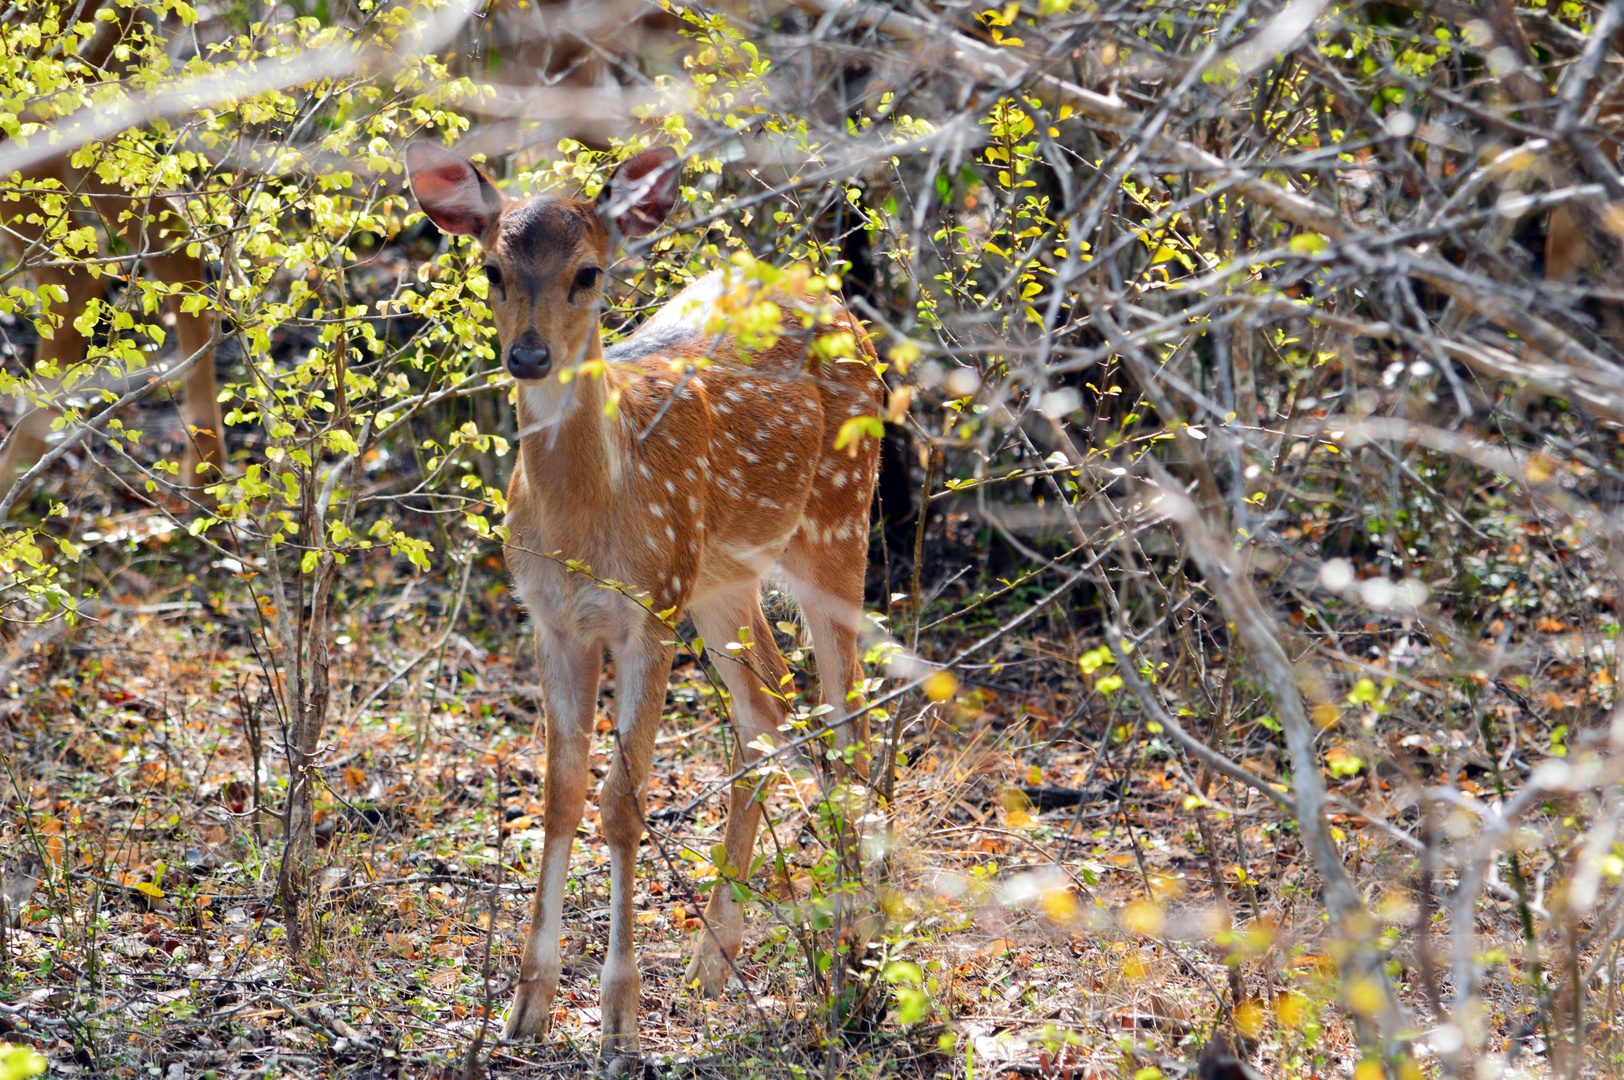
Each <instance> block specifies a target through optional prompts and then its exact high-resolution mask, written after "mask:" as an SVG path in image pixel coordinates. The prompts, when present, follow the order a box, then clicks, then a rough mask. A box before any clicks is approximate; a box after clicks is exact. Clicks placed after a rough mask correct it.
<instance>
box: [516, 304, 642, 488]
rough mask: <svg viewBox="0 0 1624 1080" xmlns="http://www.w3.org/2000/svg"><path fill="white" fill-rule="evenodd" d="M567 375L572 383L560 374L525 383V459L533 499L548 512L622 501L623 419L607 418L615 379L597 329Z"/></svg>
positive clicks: (522, 391)
mask: <svg viewBox="0 0 1624 1080" xmlns="http://www.w3.org/2000/svg"><path fill="white" fill-rule="evenodd" d="M594 362H595V363H594ZM582 367H589V368H592V369H593V370H589V371H583V370H581V368H582ZM564 372H567V373H569V376H570V377H569V379H568V381H567V382H566V381H564V380H563V379H561V378H559V377H558V376H556V375H555V376H553V377H552V378H548V379H543V380H541V381H540V382H536V383H521V384H520V385H519V392H518V395H517V396H518V413H519V431H520V432H521V437H520V440H519V455H520V457H521V459H522V460H523V462H524V472H525V480H526V484H527V487H528V488H529V492H530V495H531V496H532V497H533V498H535V499H537V500H538V501H539V502H540V503H541V504H542V506H543V508H545V509H558V510H562V511H580V510H587V509H590V508H591V507H593V506H596V505H600V504H602V503H604V502H606V501H608V500H610V499H613V498H615V497H616V492H617V491H618V490H619V488H620V486H621V471H622V469H621V466H622V459H623V457H624V450H623V447H622V445H621V444H622V439H621V437H620V436H621V433H620V431H619V425H620V420H619V419H618V415H617V417H615V418H611V417H607V416H605V415H604V403H605V402H606V401H607V400H608V395H609V393H610V391H611V390H612V389H613V386H614V382H613V380H614V375H613V374H612V373H611V372H610V370H609V369H608V368H607V367H606V366H604V365H603V342H602V339H601V338H600V337H599V336H598V331H597V329H596V328H594V329H593V331H592V334H591V336H590V337H589V338H588V340H587V347H586V351H585V353H584V354H583V356H582V358H581V364H580V365H579V366H574V365H572V366H571V367H568V368H565V369H564Z"/></svg>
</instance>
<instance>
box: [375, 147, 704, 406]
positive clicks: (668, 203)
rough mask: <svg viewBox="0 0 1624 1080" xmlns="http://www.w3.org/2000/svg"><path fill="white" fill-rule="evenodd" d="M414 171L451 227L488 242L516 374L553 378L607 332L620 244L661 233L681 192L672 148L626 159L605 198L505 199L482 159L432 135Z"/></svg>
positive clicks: (424, 199)
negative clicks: (609, 287) (602, 323)
mask: <svg viewBox="0 0 1624 1080" xmlns="http://www.w3.org/2000/svg"><path fill="white" fill-rule="evenodd" d="M406 175H407V178H408V180H409V181H410V183H411V187H412V194H414V195H415V196H417V202H418V205H419V206H421V207H422V208H423V212H424V213H425V214H427V215H428V217H429V220H430V221H432V222H434V224H435V226H436V227H437V228H439V229H440V231H441V232H447V233H456V234H459V235H462V236H472V237H475V238H476V239H478V240H479V242H480V245H481V246H482V247H483V248H484V249H485V276H486V277H487V278H488V279H489V281H490V294H489V303H490V308H491V313H492V315H493V317H494V318H495V322H496V335H497V338H498V340H499V341H500V342H501V346H502V360H503V363H504V364H506V365H507V369H508V371H509V372H511V373H512V375H513V377H514V378H515V379H545V378H547V377H548V375H550V374H551V373H552V372H553V371H554V369H555V367H571V366H573V365H574V364H576V363H578V362H580V360H581V359H582V358H583V357H584V356H585V355H586V353H587V349H588V346H589V344H590V343H591V342H592V340H593V337H592V335H594V334H595V333H596V332H597V327H598V305H599V303H600V302H601V300H602V298H603V282H604V274H605V273H606V272H607V270H608V268H609V254H610V252H611V251H612V250H613V249H614V248H615V247H616V246H618V244H619V243H620V241H621V240H622V239H623V238H626V237H635V236H647V235H648V234H649V233H651V232H653V231H654V230H655V229H656V228H658V227H659V225H660V223H661V222H662V221H664V220H665V217H666V215H667V214H669V213H670V212H671V208H672V206H673V205H675V203H676V200H677V154H676V151H674V150H672V149H671V148H670V147H656V148H654V149H652V150H645V151H643V152H642V153H640V154H636V155H634V156H632V157H630V158H628V159H626V160H625V161H623V162H621V164H620V166H619V167H618V168H616V169H615V171H614V174H613V175H611V176H610V177H609V182H608V183H606V184H605V185H604V186H603V192H602V194H600V195H599V196H598V200H597V202H596V204H593V203H586V202H581V201H579V200H577V199H570V198H565V197H563V196H559V195H538V196H536V197H535V198H533V199H516V200H512V201H509V200H504V199H503V198H502V196H501V194H500V193H498V192H497V190H496V185H494V184H492V183H491V180H490V178H489V177H488V176H486V175H485V174H484V172H482V171H481V170H480V168H479V167H478V166H477V165H475V164H474V163H473V162H471V161H469V160H467V159H466V158H464V157H462V156H460V155H458V154H454V153H452V152H451V151H449V150H446V149H444V148H442V147H439V146H435V145H433V144H432V143H420V142H419V143H411V144H409V145H408V146H407V147H406Z"/></svg>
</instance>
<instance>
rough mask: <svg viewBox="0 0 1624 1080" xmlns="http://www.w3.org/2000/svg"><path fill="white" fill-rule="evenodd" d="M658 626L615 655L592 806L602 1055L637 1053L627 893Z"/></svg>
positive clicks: (662, 680)
mask: <svg viewBox="0 0 1624 1080" xmlns="http://www.w3.org/2000/svg"><path fill="white" fill-rule="evenodd" d="M664 636H665V628H664V627H663V626H659V627H657V628H653V629H651V630H650V631H644V630H641V629H640V630H639V631H638V632H637V633H636V634H635V635H634V636H633V638H632V640H631V641H630V642H628V643H627V645H626V646H625V647H623V648H621V649H619V650H616V653H615V713H616V716H615V735H616V738H615V750H614V755H615V760H614V762H613V763H612V764H611V766H610V768H609V775H608V776H607V777H605V778H604V781H603V793H602V794H601V795H600V796H599V797H598V808H599V811H600V812H601V814H602V816H603V838H604V839H605V840H606V841H608V843H609V912H610V914H609V950H608V954H607V955H606V956H605V957H604V961H603V992H602V997H601V999H600V1001H599V1004H600V1006H601V1007H602V1008H601V1011H602V1014H603V1040H602V1050H603V1056H604V1058H605V1059H606V1060H607V1059H610V1058H614V1057H616V1056H619V1055H633V1054H636V1053H637V1052H638V1049H639V1041H638V1037H637V1002H638V998H639V997H640V996H641V994H642V989H643V976H642V974H641V973H640V972H639V971H638V970H637V950H636V947H635V946H634V945H633V943H632V914H633V913H632V894H633V893H634V892H635V891H636V887H637V845H638V843H639V842H640V841H641V840H642V839H643V795H644V790H645V788H646V787H647V785H648V770H649V761H650V759H651V758H652V757H653V755H654V737H655V735H656V734H657V733H658V731H659V726H660V713H661V712H662V711H663V710H664V708H665V692H666V685H667V683H668V682H669V681H670V676H671V654H672V651H673V650H672V647H671V646H669V645H666V644H663V643H662V642H661V640H660V639H661V638H663V637H664Z"/></svg>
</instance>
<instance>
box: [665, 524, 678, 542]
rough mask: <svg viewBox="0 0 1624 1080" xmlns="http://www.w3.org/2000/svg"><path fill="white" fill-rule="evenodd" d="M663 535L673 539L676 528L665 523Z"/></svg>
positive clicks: (675, 534)
mask: <svg viewBox="0 0 1624 1080" xmlns="http://www.w3.org/2000/svg"><path fill="white" fill-rule="evenodd" d="M665 535H666V537H667V538H668V539H671V540H675V539H676V538H677V530H675V529H673V528H672V527H671V526H669V525H667V526H666V527H665Z"/></svg>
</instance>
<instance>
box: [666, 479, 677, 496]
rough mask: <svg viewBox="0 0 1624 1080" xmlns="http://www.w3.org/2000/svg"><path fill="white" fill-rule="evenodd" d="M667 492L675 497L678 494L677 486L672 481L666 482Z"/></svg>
mask: <svg viewBox="0 0 1624 1080" xmlns="http://www.w3.org/2000/svg"><path fill="white" fill-rule="evenodd" d="M665 490H667V491H669V492H670V493H671V494H673V495H675V494H676V493H677V485H675V484H673V483H672V482H671V481H669V480H667V481H666V482H665Z"/></svg>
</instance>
